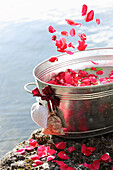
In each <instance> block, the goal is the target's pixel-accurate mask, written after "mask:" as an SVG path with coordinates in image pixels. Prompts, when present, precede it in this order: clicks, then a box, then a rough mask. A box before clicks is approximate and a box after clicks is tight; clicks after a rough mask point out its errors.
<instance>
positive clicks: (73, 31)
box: [69, 28, 75, 37]
mask: <svg viewBox="0 0 113 170" xmlns="http://www.w3.org/2000/svg"><path fill="white" fill-rule="evenodd" d="M69 34H70V35H71V36H72V37H74V36H75V29H74V28H72V29H71V30H70V32H69Z"/></svg>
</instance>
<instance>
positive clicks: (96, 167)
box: [92, 160, 100, 170]
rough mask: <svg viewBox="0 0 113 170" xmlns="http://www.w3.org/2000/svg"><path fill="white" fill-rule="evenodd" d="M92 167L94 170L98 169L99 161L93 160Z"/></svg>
mask: <svg viewBox="0 0 113 170" xmlns="http://www.w3.org/2000/svg"><path fill="white" fill-rule="evenodd" d="M92 167H93V168H94V169H95V170H98V169H99V168H100V161H99V160H95V161H94V162H93V163H92Z"/></svg>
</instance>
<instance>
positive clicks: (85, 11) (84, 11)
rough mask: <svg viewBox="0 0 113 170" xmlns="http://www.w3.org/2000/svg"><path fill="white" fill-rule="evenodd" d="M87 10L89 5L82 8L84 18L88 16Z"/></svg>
mask: <svg viewBox="0 0 113 170" xmlns="http://www.w3.org/2000/svg"><path fill="white" fill-rule="evenodd" d="M87 8H88V7H87V5H85V4H84V5H83V6H82V16H84V15H86V13H87Z"/></svg>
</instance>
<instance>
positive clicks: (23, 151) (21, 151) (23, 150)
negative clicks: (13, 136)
mask: <svg viewBox="0 0 113 170" xmlns="http://www.w3.org/2000/svg"><path fill="white" fill-rule="evenodd" d="M16 152H17V153H20V154H21V155H24V154H25V149H24V148H22V149H19V150H17V151H16Z"/></svg>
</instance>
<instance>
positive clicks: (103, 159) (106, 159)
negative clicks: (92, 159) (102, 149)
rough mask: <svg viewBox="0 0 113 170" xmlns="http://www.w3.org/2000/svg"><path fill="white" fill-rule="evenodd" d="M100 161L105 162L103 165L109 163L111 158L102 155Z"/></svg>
mask: <svg viewBox="0 0 113 170" xmlns="http://www.w3.org/2000/svg"><path fill="white" fill-rule="evenodd" d="M100 161H102V162H105V163H108V162H111V158H110V156H109V155H108V154H103V155H102V156H101V157H100Z"/></svg>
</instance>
